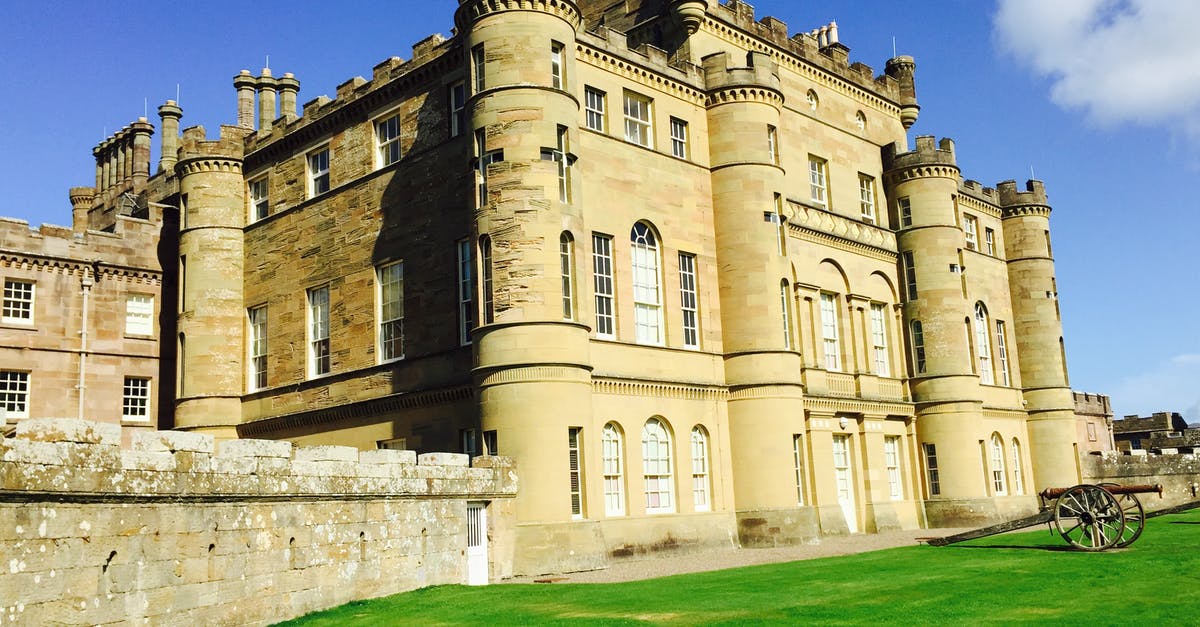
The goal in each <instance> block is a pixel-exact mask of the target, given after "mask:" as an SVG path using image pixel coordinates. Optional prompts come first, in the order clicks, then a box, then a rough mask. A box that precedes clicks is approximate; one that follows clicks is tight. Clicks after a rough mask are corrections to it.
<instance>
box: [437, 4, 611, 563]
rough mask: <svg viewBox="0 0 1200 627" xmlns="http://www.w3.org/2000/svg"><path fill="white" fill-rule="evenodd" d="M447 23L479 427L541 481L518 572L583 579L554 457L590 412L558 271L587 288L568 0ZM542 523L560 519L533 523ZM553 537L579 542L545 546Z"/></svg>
mask: <svg viewBox="0 0 1200 627" xmlns="http://www.w3.org/2000/svg"><path fill="white" fill-rule="evenodd" d="M455 23H456V25H457V26H458V29H459V32H460V33H462V34H464V35H465V38H464V46H463V51H464V54H465V55H466V57H467V58H466V61H467V63H468V64H469V67H470V68H471V74H470V81H469V83H470V84H471V90H470V91H471V94H472V95H471V97H470V99H469V100H468V102H467V108H468V111H469V121H468V124H469V129H470V130H471V131H472V132H473V134H474V135H473V137H474V142H475V154H474V162H473V163H475V164H476V167H477V172H478V173H477V179H478V183H479V185H478V190H479V197H478V199H477V203H478V204H477V207H478V210H477V212H476V219H475V220H474V224H473V227H472V234H473V235H474V236H475V241H476V243H477V248H476V250H477V251H478V258H479V261H480V266H479V267H480V274H479V276H480V278H481V280H482V287H483V290H482V293H483V297H482V298H483V302H482V308H481V310H482V320H480V325H479V327H478V328H477V329H476V331H475V333H474V338H473V339H474V345H475V355H474V358H475V364H474V365H475V370H474V376H475V381H476V384H477V386H478V397H477V398H478V402H479V415H480V422H481V427H482V429H483V430H484V431H491V430H495V431H496V432H497V433H498V434H499V437H500V438H501V440H500V441H499V442H498V443H497V444H498V448H499V450H501V451H503V453H504V454H505V455H513V456H516V457H519V458H520V459H522V460H524V462H523V463H526V464H529V465H530V466H529V467H531V468H533V467H536V468H539V469H541V470H539V471H538V472H536V473H530V474H527V475H525V476H523V478H522V479H523V482H524V485H523V488H522V492H521V498H519V499H518V500H517V505H516V507H517V512H518V514H517V515H518V517H519V518H521V519H522V520H534V519H538V518H543V522H546V523H550V524H547V525H541V526H539V527H536V528H535V527H523V528H521V529H518V538H519V540H518V542H519V543H521V544H523V545H525V546H528V547H530V548H529V550H530V552H531V555H530V556H529V557H530V559H534V558H535V557H534V555H533V554H534V553H536V552H537V551H539V550H543V549H544V550H545V551H546V552H554V553H556V554H558V555H557V557H558V559H560V560H562V563H563V568H568V569H569V568H587V567H592V566H594V564H595V562H594V560H595V559H596V557H597V555H596V549H598V548H599V547H596V546H592V543H594V542H596V540H597V539H596V538H594V537H591V532H590V530H589V529H583V528H580V527H579V526H578V525H574V526H572V525H569V524H568V523H570V521H571V516H572V515H571V512H572V510H573V509H575V510H576V511H579V510H580V509H581V508H582V506H581V505H576V506H573V505H572V503H570V502H569V501H570V500H571V499H573V498H586V495H582V494H580V493H579V490H578V488H573V487H572V486H571V485H569V483H570V479H569V478H570V472H569V469H568V463H569V460H568V457H567V456H564V455H562V453H561V452H562V451H564V450H567V449H568V447H569V446H570V445H571V444H570V443H569V442H568V439H569V438H570V437H571V433H575V434H576V436H575V437H579V436H578V433H580V432H579V431H572V429H577V428H582V427H584V426H588V427H590V425H591V407H592V400H591V398H592V397H591V374H590V373H591V366H590V365H589V358H588V341H589V340H588V333H589V328H588V327H587V326H586V325H584V324H581V323H579V322H578V321H579V320H581V319H585V316H586V315H587V313H590V312H587V311H585V310H583V309H582V308H580V302H579V301H580V299H578V298H576V299H574V300H572V301H570V302H567V301H566V300H565V299H564V297H563V276H564V274H565V273H564V268H563V263H574V264H576V265H577V266H578V267H576V268H575V270H574V272H571V273H570V274H573V275H575V276H586V274H584V273H583V272H582V270H583V268H584V267H586V266H582V265H579V262H578V260H579V258H580V257H583V258H585V259H586V258H588V257H587V256H586V255H583V254H582V251H583V250H586V248H585V243H586V242H587V238H588V231H587V230H586V229H585V228H584V225H583V221H582V217H581V215H582V214H581V210H580V207H581V206H582V198H580V191H579V185H578V184H577V182H576V181H574V180H573V179H572V177H571V176H570V161H572V160H573V158H574V157H573V155H572V154H571V152H570V151H571V145H572V144H573V143H574V142H575V141H576V138H577V133H578V122H577V120H578V118H579V115H580V104H579V101H578V100H577V99H576V97H575V96H574V95H572V91H573V90H574V89H575V87H576V85H575V80H576V78H575V77H576V72H575V52H574V50H575V37H576V30H577V29H578V28H579V25H580V13H579V10H578V8H577V6H576V5H575V3H574V2H571V1H569V0H546V1H533V2H530V1H522V2H516V1H511V2H510V1H499V2H497V1H495V0H464V1H463V2H461V3H460V6H459V8H458V11H457V13H456V14H455ZM564 251H565V253H564ZM564 259H566V260H567V261H566V262H564ZM572 289H574V288H572ZM597 501H599V499H597ZM548 512H555V513H557V514H556V515H557V516H561V518H559V519H557V520H545V519H544V516H545V515H546V513H548ZM556 523H564V524H563V525H562V526H557V525H556ZM560 530H561V531H562V532H565V533H570V534H579V535H580V537H578V538H576V537H571V538H569V539H564V538H561V537H557V536H556V535H555V534H557V533H559V531H560ZM522 534H531V535H530V536H529V537H526V536H525V535H522ZM585 536H586V537H585ZM564 544H569V545H572V546H585V547H587V548H585V549H584V550H581V551H577V553H578V554H579V555H580V556H581V558H583V556H586V560H587V561H585V562H579V563H572V562H571V559H570V558H569V557H568V556H563V555H561V553H562V551H561V547H562V546H563V545H564ZM545 557H546V556H537V558H538V559H542V558H545Z"/></svg>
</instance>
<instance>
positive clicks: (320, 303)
mask: <svg viewBox="0 0 1200 627" xmlns="http://www.w3.org/2000/svg"><path fill="white" fill-rule="evenodd" d="M307 297H308V299H307V303H308V307H307V309H308V315H307V320H306V322H307V327H308V360H307V361H308V376H309V378H315V377H323V376H325V375H327V374H329V373H330V372H331V371H332V369H333V363H332V362H333V359H332V356H331V354H330V350H329V349H330V341H329V286H328V285H321V286H319V287H314V288H310V289H309V290H308V294H307Z"/></svg>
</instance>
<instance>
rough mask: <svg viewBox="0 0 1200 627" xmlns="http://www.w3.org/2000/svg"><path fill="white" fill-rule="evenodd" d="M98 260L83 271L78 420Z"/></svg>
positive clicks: (82, 395)
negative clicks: (90, 304) (90, 267)
mask: <svg viewBox="0 0 1200 627" xmlns="http://www.w3.org/2000/svg"><path fill="white" fill-rule="evenodd" d="M99 270H100V262H99V261H93V262H92V274H91V276H88V273H87V269H86V268H85V269H84V271H83V281H82V284H83V287H82V292H83V320H82V322H81V323H80V328H79V385H76V386H75V389H77V390H79V410H78V415H77V417H78V418H79V419H80V420H83V419H84V415H83V399H84V391H85V390H86V389H87V385H86V381H87V355H88V297H89V296H90V295H91V293H92V286H93V285H95V284H96V281H95V279H94V277H97V276H100V274H99Z"/></svg>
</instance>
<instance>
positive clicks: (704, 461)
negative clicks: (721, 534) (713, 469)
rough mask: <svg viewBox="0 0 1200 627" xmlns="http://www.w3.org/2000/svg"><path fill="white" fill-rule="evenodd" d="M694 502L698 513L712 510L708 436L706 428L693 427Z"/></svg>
mask: <svg viewBox="0 0 1200 627" xmlns="http://www.w3.org/2000/svg"><path fill="white" fill-rule="evenodd" d="M692 500H693V502H694V503H695V505H696V511H698V512H707V511H708V510H709V509H710V508H711V504H710V501H709V496H708V434H707V433H706V432H705V431H704V427H701V426H700V425H696V426H695V427H692Z"/></svg>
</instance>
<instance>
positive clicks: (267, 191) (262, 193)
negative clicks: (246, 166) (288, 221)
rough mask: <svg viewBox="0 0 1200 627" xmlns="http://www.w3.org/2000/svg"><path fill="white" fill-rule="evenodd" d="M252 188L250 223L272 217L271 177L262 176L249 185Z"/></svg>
mask: <svg viewBox="0 0 1200 627" xmlns="http://www.w3.org/2000/svg"><path fill="white" fill-rule="evenodd" d="M248 185H249V187H250V221H251V222H258V221H259V220H263V219H266V217H267V216H269V215H271V187H270V177H269V176H267V175H265V174H264V175H262V176H260V177H258V178H256V179H254V180H252V181H250V183H248Z"/></svg>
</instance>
